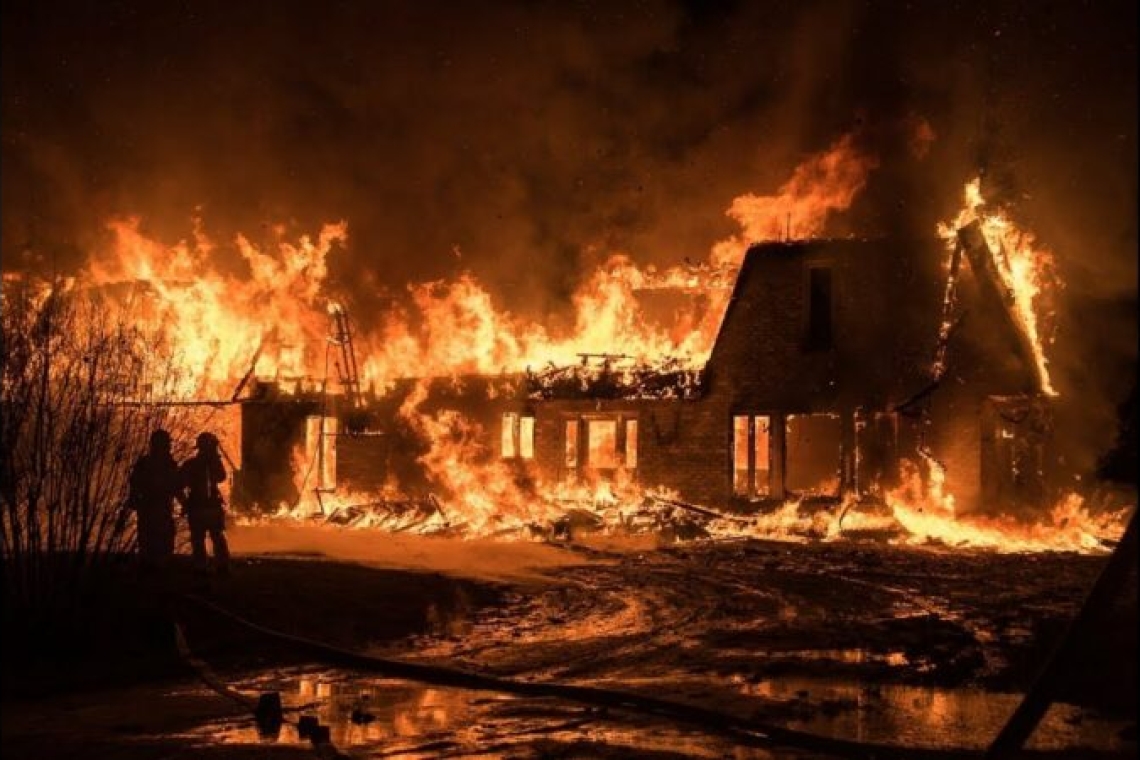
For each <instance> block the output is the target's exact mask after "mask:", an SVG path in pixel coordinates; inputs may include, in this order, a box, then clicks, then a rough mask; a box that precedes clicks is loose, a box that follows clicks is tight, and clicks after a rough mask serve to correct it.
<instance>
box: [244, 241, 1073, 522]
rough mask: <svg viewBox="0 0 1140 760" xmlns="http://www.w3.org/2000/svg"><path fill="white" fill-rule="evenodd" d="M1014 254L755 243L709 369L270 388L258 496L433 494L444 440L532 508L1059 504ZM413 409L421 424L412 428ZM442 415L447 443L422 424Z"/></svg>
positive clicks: (252, 466)
mask: <svg viewBox="0 0 1140 760" xmlns="http://www.w3.org/2000/svg"><path fill="white" fill-rule="evenodd" d="M995 255H1000V252H995V251H993V250H991V248H990V246H989V245H988V244H987V241H986V240H985V238H984V237H983V236H982V235H981V233H980V232H979V230H978V228H977V226H976V225H974V226H967V227H964V228H962V231H961V232H960V233H959V234H957V235H956V236H955V237H953V238H952V239H951V241H950V246H949V249H948V247H947V244H946V241H943V240H937V239H930V240H889V239H880V240H856V239H846V240H825V239H821V240H806V241H794V242H769V243H763V244H757V245H754V246H753V247H751V248H750V249H749V250H748V252H747V255H746V256H745V258H744V261H743V264H742V266H741V267H740V269H739V274H738V276H737V277H736V280H735V284H734V286H733V288H732V290H731V295H730V297H729V298H728V299H727V306H726V308H725V309H724V312H723V319H722V320H721V322H720V325H719V331H718V332H717V333H716V339H715V342H714V344H713V346H712V349H711V353H710V354H709V356H708V360H707V362H706V363H704V364H703V366H691V365H689V364H686V363H684V362H675V363H668V362H666V363H664V364H658V365H654V366H646V365H643V364H638V363H636V362H634V361H633V359H632V357H626V356H622V355H605V354H597V355H582V356H581V363H580V364H579V365H575V366H568V367H558V366H549V367H547V368H545V369H540V370H533V369H532V370H528V371H527V372H526V373H518V374H503V375H493V376H492V375H471V376H462V377H454V378H446V379H442V378H435V379H429V380H419V381H417V380H405V381H400V382H398V383H396V384H395V386H394V387H393V388H391V389H390V390H389V391H388V392H387V393H383V394H375V393H361V392H360V391H359V389H358V388H355V387H353V385H352V383H351V380H350V381H349V383H348V384H347V385H345V386H344V387H345V389H346V390H345V392H338V393H335V394H329V393H325V392H323V391H321V392H318V391H310V392H308V393H306V392H300V393H292V394H285V393H281V392H280V390H279V389H277V388H275V387H274V386H272V385H266V384H258V385H257V386H256V387H255V388H254V390H253V392H252V393H251V394H250V395H249V396H248V397H247V398H246V399H245V400H244V401H243V403H242V426H243V430H242V462H243V469H242V473H241V479H240V486H239V489H238V490H239V498H238V501H239V503H243V502H244V503H245V504H246V505H251V506H258V507H260V508H261V509H263V510H266V509H268V510H272V509H273V508H275V507H276V505H278V504H280V503H288V502H293V503H297V502H298V501H300V500H301V499H303V498H307V492H310V491H311V492H312V494H315V495H317V496H320V495H322V494H324V495H327V496H328V497H329V498H334V499H335V498H337V497H336V494H338V493H339V494H354V495H356V496H357V497H358V498H357V500H361V501H364V502H368V501H373V500H380V499H392V498H411V499H424V498H428V496H429V494H432V493H433V491H434V489H437V488H438V487H439V486H440V483H439V482H438V478H435V479H433V478H432V477H429V476H428V474H427V473H426V472H425V468H424V464H425V458H427V457H431V456H433V445H434V446H438V445H439V439H441V438H442V439H443V440H444V441H449V442H450V443H451V444H454V446H455V448H456V450H462V451H463V452H464V453H463V454H462V455H457V454H456V453H455V451H452V452H451V454H450V456H453V457H457V458H456V459H455V460H454V462H452V463H451V464H448V463H447V462H446V461H441V462H440V463H439V464H440V465H441V466H442V468H444V469H446V468H448V467H462V466H465V465H467V464H470V465H472V466H476V467H482V468H484V469H486V468H491V469H494V470H495V471H496V472H497V473H498V477H499V478H500V479H502V480H506V481H508V482H509V483H510V484H511V485H510V487H511V488H513V489H514V488H517V489H521V490H522V491H523V492H527V491H528V490H530V491H532V492H533V493H538V491H537V490H535V489H538V488H540V487H541V489H542V493H544V494H550V493H552V492H555V491H559V490H560V489H570V490H573V489H583V488H584V489H586V491H587V492H592V491H593V490H594V489H597V488H598V487H600V486H608V485H610V484H615V485H617V486H622V487H624V486H630V485H632V486H636V487H637V488H640V489H655V490H658V491H661V492H665V493H669V494H671V495H672V497H674V498H675V499H677V500H679V501H682V502H687V503H692V504H701V505H714V506H716V507H718V508H731V507H735V508H736V509H738V510H743V511H752V510H754V509H755V506H750V505H755V504H756V503H780V502H785V501H791V500H796V501H802V500H810V501H817V502H821V503H826V502H828V501H834V502H837V503H838V502H839V501H840V500H842V499H844V498H851V497H858V498H860V499H869V500H876V499H877V500H883V499H885V498H887V497H888V494H890V493H892V492H894V491H896V490H897V489H900V488H902V487H904V486H906V485H907V483H906V482H905V481H906V480H907V478H921V479H922V480H924V481H927V482H929V481H932V480H933V481H936V482H937V483H938V485H939V486H940V487H941V486H943V485H944V486H945V488H946V490H947V491H952V492H953V493H954V494H955V495H956V497H957V499H959V502H958V503H959V504H960V505H967V506H969V507H972V508H974V509H982V510H985V509H995V507H1000V508H1001V509H1010V508H1011V507H1014V506H1018V505H1021V506H1036V507H1040V506H1042V505H1043V504H1044V501H1045V498H1046V495H1047V492H1048V490H1049V489H1048V487H1047V484H1046V483H1045V478H1044V474H1043V473H1044V469H1045V467H1044V461H1045V459H1044V458H1045V457H1046V456H1047V445H1048V441H1049V430H1050V413H1049V397H1048V395H1047V393H1046V392H1045V391H1046V390H1047V385H1045V384H1044V383H1043V380H1046V379H1047V376H1045V377H1043V375H1042V372H1043V366H1042V365H1039V364H1038V363H1037V361H1036V357H1035V355H1034V354H1033V352H1032V343H1031V341H1027V340H1026V337H1025V332H1024V326H1023V325H1021V324H1019V322H1018V320H1019V316H1018V312H1017V310H1016V305H1015V304H1012V303H1011V301H1010V297H1009V294H1008V289H1007V287H1006V286H1005V285H1004V284H1003V282H1002V280H1001V278H1000V274H1001V273H1000V271H997V270H996V269H995V265H994V264H993V263H992V261H993V257H994V256H995ZM338 366H339V365H338ZM349 376H351V373H349ZM343 377H344V375H342V379H343ZM412 404H414V405H415V406H416V407H417V409H418V410H419V412H420V414H419V415H418V416H417V417H416V418H414V419H413V418H411V417H409V416H408V415H405V414H402V411H406V410H407V409H408V408H409V405H412ZM425 419H432V420H435V421H436V422H437V423H439V422H440V421H441V420H442V421H443V422H442V423H441V424H442V428H437V429H434V430H431V431H428V430H424V429H423V427H422V425H423V423H422V420H425ZM416 420H419V421H420V422H417V421H416ZM460 421H461V422H460ZM426 438H434V439H436V440H435V441H434V444H430V443H429V442H428V441H427V440H426ZM444 459H445V460H446V457H444ZM947 464H948V465H950V466H949V467H944V466H945V465H947ZM450 485H451V486H452V488H455V487H456V485H457V483H452V484H450ZM460 487H462V486H461V485H460ZM360 495H371V496H364V497H363V498H359V497H360ZM397 495H398V496H397ZM343 501H344V499H340V502H341V503H343ZM350 501H351V499H350Z"/></svg>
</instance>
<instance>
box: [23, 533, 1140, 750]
mask: <svg viewBox="0 0 1140 760" xmlns="http://www.w3.org/2000/svg"><path fill="white" fill-rule="evenodd" d="M249 530H253V529H249ZM234 539H235V545H236V546H237V548H238V549H239V550H244V552H245V554H244V556H242V558H241V559H240V561H239V562H238V565H237V567H236V569H235V573H234V574H233V576H232V578H230V579H228V580H226V581H224V582H222V581H218V580H215V581H212V582H211V583H210V584H209V585H208V586H203V585H202V584H201V583H200V582H198V581H196V580H194V579H193V578H189V577H188V578H185V579H183V580H180V581H178V583H180V584H183V585H180V586H179V587H178V589H177V591H178V593H183V592H192V593H196V594H200V595H202V596H205V597H207V598H209V599H212V600H214V601H215V602H217V603H218V604H220V605H221V606H223V607H225V608H227V609H231V610H234V611H236V612H239V613H240V614H242V615H244V616H246V617H248V618H250V619H252V620H256V621H257V622H259V623H262V624H264V625H266V626H269V627H272V628H276V629H279V630H282V631H285V632H288V633H292V634H297V635H303V636H307V637H311V638H316V639H320V640H322V641H327V642H329V643H332V644H335V645H337V646H342V647H347V648H351V649H353V650H356V651H363V652H369V653H372V654H375V655H378V656H383V657H391V658H399V659H403V660H413V661H417V662H424V663H431V664H442V665H447V666H451V667H458V668H462V669H465V670H470V671H477V672H480V673H485V674H494V675H499V676H504V677H509V678H512V679H520V680H527V681H551V682H559V683H570V684H581V685H591V686H600V687H606V688H612V689H615V690H621V691H626V692H636V693H642V694H647V695H652V696H655V697H660V698H667V699H669V700H672V701H676V702H680V703H684V704H690V705H698V706H702V707H707V708H711V709H715V710H718V711H721V712H724V713H729V714H732V715H736V716H740V717H745V718H751V719H754V720H759V721H764V722H767V723H771V724H776V725H781V726H785V727H791V728H796V729H801V730H805V731H810V732H813V733H819V734H824V735H831V736H838V737H842V738H850V739H856V740H859V741H869V742H887V743H894V744H900V745H904V746H928V747H979V746H984V744H985V742H986V740H987V739H988V738H989V737H991V736H992V735H993V734H994V733H995V732H996V731H997V730H998V729H999V728H1000V726H1001V724H1002V722H1003V721H1004V720H1005V718H1006V717H1007V716H1008V714H1009V713H1010V711H1012V709H1013V708H1014V706H1015V705H1016V703H1017V700H1018V696H1017V692H1018V691H1020V690H1022V689H1024V688H1025V687H1026V686H1027V684H1028V683H1030V682H1031V680H1032V678H1033V675H1034V673H1035V672H1036V671H1037V669H1038V668H1039V667H1040V665H1041V663H1042V662H1043V661H1044V659H1045V657H1046V655H1047V653H1048V652H1049V650H1050V648H1051V647H1052V645H1053V644H1054V643H1055V642H1056V640H1057V639H1058V637H1059V636H1060V635H1061V633H1062V632H1063V630H1064V627H1065V625H1066V623H1067V621H1068V620H1069V619H1070V618H1071V617H1072V616H1073V615H1074V614H1075V612H1076V610H1077V608H1078V607H1079V605H1080V603H1081V600H1082V599H1083V596H1084V594H1085V592H1086V591H1087V589H1088V588H1089V586H1090V585H1091V583H1092V582H1093V580H1094V578H1095V576H1096V574H1097V573H1098V571H1099V569H1100V567H1101V566H1102V565H1103V563H1104V561H1105V558H1104V557H1103V556H1101V557H1088V556H1078V555H1059V554H1052V555H1045V554H1041V555H1018V556H1014V555H1004V556H1003V555H995V554H984V553H967V552H949V551H944V550H937V549H913V548H908V549H903V548H894V547H888V546H881V545H875V544H852V543H832V544H781V543H773V542H759V541H731V542H716V543H712V542H698V543H688V544H674V545H665V546H657V545H656V542H655V541H654V540H653V539H652V538H645V537H642V538H638V539H630V540H627V541H606V540H595V541H585V542H584V543H577V544H572V545H562V546H551V545H544V544H521V545H520V544H499V545H496V544H495V543H493V542H482V543H478V544H473V543H471V542H458V541H454V540H448V539H426V538H412V537H403V538H401V539H399V540H397V541H386V540H385V537H383V536H377V535H374V534H373V535H371V536H368V535H363V534H346V533H345V532H337V531H317V532H313V531H304V530H298V531H293V532H288V533H284V534H275V535H268V536H267V535H265V534H263V533H262V534H259V533H249V534H244V535H243V534H242V533H241V532H240V531H238V532H235V536H234ZM344 557H349V558H351V560H352V561H351V562H345V561H344V560H343V558H344ZM1126 599H1127V600H1128V601H1126V602H1123V603H1121V604H1120V605H1119V606H1118V608H1117V609H1116V610H1115V611H1114V612H1113V615H1112V617H1111V622H1110V623H1109V624H1107V625H1105V626H1102V629H1101V631H1100V632H1099V635H1098V638H1097V642H1096V646H1093V647H1088V648H1086V649H1085V650H1084V655H1083V657H1082V660H1081V662H1080V663H1079V667H1077V668H1076V669H1075V672H1076V673H1077V676H1078V677H1076V678H1075V679H1073V680H1072V682H1071V684H1070V686H1069V688H1068V690H1067V694H1066V703H1065V704H1062V705H1060V706H1056V707H1054V708H1053V709H1052V710H1051V711H1050V713H1049V715H1048V716H1047V718H1046V721H1045V723H1044V724H1043V726H1042V728H1041V729H1040V730H1039V731H1038V733H1037V734H1036V735H1035V737H1034V739H1033V742H1034V744H1033V746H1035V747H1037V748H1039V749H1041V750H1042V751H1045V750H1048V751H1050V752H1054V753H1057V755H1058V756H1072V757H1089V756H1096V755H1097V754H1098V753H1100V754H1104V755H1107V756H1122V757H1126V756H1135V751H1136V749H1135V748H1136V745H1135V743H1134V738H1132V737H1133V736H1134V722H1132V719H1131V718H1130V716H1132V715H1133V714H1134V709H1135V697H1136V688H1135V668H1136V633H1135V631H1136V605H1135V590H1134V588H1133V590H1132V591H1131V592H1130V593H1129V594H1128V595H1127V596H1126ZM174 614H175V615H176V616H177V617H179V619H181V620H182V622H183V625H184V628H185V630H186V632H187V638H188V640H189V643H190V646H191V647H192V648H193V649H194V651H195V653H196V654H198V655H199V656H201V657H202V658H204V659H205V660H207V661H208V662H209V663H210V664H211V665H212V666H213V668H214V670H215V671H216V672H217V673H218V674H219V675H221V676H222V677H223V678H224V679H225V680H226V681H228V682H230V683H231V684H233V685H234V686H235V687H237V688H238V689H239V690H241V691H242V692H244V693H246V694H249V695H252V696H256V695H257V694H259V693H261V692H265V691H279V692H280V693H281V694H282V697H283V700H284V702H285V704H286V706H287V707H290V708H296V709H295V711H294V712H291V713H289V714H288V716H289V717H290V718H291V719H292V718H296V717H297V716H298V715H300V714H302V713H311V714H313V715H316V716H318V717H319V718H320V719H321V721H322V722H324V723H326V724H330V725H331V727H332V734H331V738H332V740H333V742H334V744H336V746H337V747H338V748H339V749H340V750H341V751H342V752H345V753H347V754H348V755H349V756H351V757H358V758H373V757H392V756H400V757H443V756H452V757H457V756H494V757H498V756H508V757H551V756H560V757H630V756H645V757H724V756H731V757H813V756H817V755H815V754H812V753H811V752H806V751H798V750H792V749H786V748H782V749H771V748H763V747H760V748H757V747H744V746H741V744H740V743H739V742H738V741H735V740H734V739H733V738H731V737H728V736H725V735H723V734H718V733H716V732H710V731H707V730H704V729H702V728H700V727H699V726H695V725H688V724H680V723H677V722H675V721H669V720H663V719H661V718H653V717H646V716H644V715H638V714H635V713H632V712H626V711H620V710H606V709H599V708H598V707H597V706H590V705H584V704H578V703H574V702H568V701H562V700H552V699H537V698H521V697H512V696H509V695H503V694H498V693H493V692H483V691H466V690H459V689H452V688H440V687H430V686H425V685H423V684H416V683H411V682H407V681H400V680H394V679H390V678H383V677H380V676H378V675H376V674H365V673H362V672H359V671H356V670H353V669H345V668H341V667H336V666H332V665H329V664H328V663H324V662H319V661H314V659H313V658H312V657H306V656H298V654H297V653H296V652H295V651H291V649H290V648H289V647H285V646H277V645H270V644H267V643H266V641H265V640H264V639H261V638H259V637H258V636H257V635H256V634H252V633H250V632H248V631H244V630H242V629H240V628H239V627H237V626H234V625H233V624H232V623H227V622H224V621H222V620H220V619H217V618H216V617H213V616H211V615H210V614H208V613H203V612H201V611H194V610H193V609H191V608H188V607H186V606H185V605H177V604H176V605H175V612H174ZM45 691H47V692H48V693H43V694H40V695H39V696H38V697H37V698H35V699H31V698H28V697H27V696H26V695H24V696H21V695H17V698H16V699H9V700H8V702H7V703H6V705H5V709H4V713H3V729H4V730H3V746H2V750H3V756H4V757H6V758H7V757H28V758H40V757H42V758H52V757H95V756H98V757H123V758H131V759H133V758H140V759H141V758H160V757H162V758H168V757H217V758H230V757H234V758H245V757H294V756H295V757H311V756H312V750H311V748H310V747H309V745H308V743H307V742H305V741H302V740H300V739H299V737H298V736H297V733H296V731H295V729H294V728H292V727H291V726H289V725H286V726H285V727H284V728H283V729H282V730H281V732H280V733H279V734H278V735H277V736H275V737H269V738H266V737H260V736H259V735H258V732H257V731H256V729H255V727H254V723H253V721H252V720H251V719H250V718H249V717H248V715H246V714H245V712H244V710H243V709H242V708H240V706H238V705H237V704H236V703H234V702H232V701H230V700H227V699H226V698H224V697H222V696H219V695H218V694H216V693H215V692H213V691H211V690H210V689H208V688H206V687H204V686H203V685H201V684H200V682H199V681H197V680H196V679H195V678H194V677H193V676H192V675H191V674H190V673H189V672H187V671H185V670H183V671H178V670H177V669H175V670H172V671H170V672H166V673H163V674H161V677H154V678H152V679H150V680H148V681H147V682H145V683H138V684H134V685H129V686H128V685H122V686H118V687H116V688H109V689H95V688H93V684H92V683H90V682H89V683H87V684H86V688H85V689H83V690H79V691H76V690H74V689H72V690H70V693H67V694H63V693H61V692H60V690H58V689H56V690H54V691H53V690H45Z"/></svg>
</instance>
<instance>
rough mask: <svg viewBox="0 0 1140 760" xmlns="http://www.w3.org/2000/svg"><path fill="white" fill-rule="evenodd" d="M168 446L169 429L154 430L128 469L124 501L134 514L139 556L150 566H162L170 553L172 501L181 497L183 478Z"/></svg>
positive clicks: (171, 550) (172, 541) (172, 519)
mask: <svg viewBox="0 0 1140 760" xmlns="http://www.w3.org/2000/svg"><path fill="white" fill-rule="evenodd" d="M170 448H171V440H170V433H168V432H166V431H165V430H162V429H158V430H155V431H154V432H152V433H151V434H150V445H149V448H148V450H147V453H145V454H143V455H142V456H140V457H139V458H138V461H136V462H135V466H134V467H133V468H132V470H131V477H130V495H129V496H128V498H127V504H128V506H129V507H130V508H131V509H133V510H134V511H135V514H136V516H137V530H136V533H137V538H138V550H139V560H140V562H141V563H142V564H143V566H145V567H150V568H161V567H164V566H165V565H166V564H167V562H168V561H169V559H170V556H171V555H172V554H174V502H175V500H179V501H181V499H182V485H183V480H182V476H181V474H180V472H179V469H178V463H177V462H175V461H174V456H173V455H172V454H171V453H170Z"/></svg>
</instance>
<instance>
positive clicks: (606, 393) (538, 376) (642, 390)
mask: <svg viewBox="0 0 1140 760" xmlns="http://www.w3.org/2000/svg"><path fill="white" fill-rule="evenodd" d="M581 356H582V362H581V363H580V364H574V365H570V366H563V367H559V366H555V365H554V364H551V365H549V366H548V367H547V368H546V369H544V370H542V371H539V372H534V371H531V370H529V369H528V370H527V373H526V388H527V397H528V398H532V399H552V398H560V399H575V398H590V399H692V398H695V397H696V396H697V395H699V394H700V389H701V381H702V378H703V372H704V370H703V369H701V368H697V367H694V366H692V363H691V362H689V361H686V360H685V359H681V358H678V357H666V358H664V359H660V360H657V361H652V362H650V361H645V360H640V359H635V358H634V357H631V356H626V355H624V354H582V355H581Z"/></svg>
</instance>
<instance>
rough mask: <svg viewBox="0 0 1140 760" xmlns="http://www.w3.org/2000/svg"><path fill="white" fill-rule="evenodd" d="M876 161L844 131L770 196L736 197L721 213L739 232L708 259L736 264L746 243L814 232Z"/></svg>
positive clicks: (846, 202)
mask: <svg viewBox="0 0 1140 760" xmlns="http://www.w3.org/2000/svg"><path fill="white" fill-rule="evenodd" d="M878 165H879V162H878V159H877V158H875V157H874V156H871V155H868V154H867V153H865V152H863V151H862V150H861V149H860V148H859V146H858V145H856V142H855V136H854V135H852V134H846V135H843V136H842V137H840V138H839V139H838V140H836V141H835V142H834V143H832V144H831V146H830V147H829V148H828V149H827V150H825V151H823V152H821V153H818V154H816V155H813V156H811V157H810V158H809V159H808V160H807V161H805V162H804V163H802V164H800V165H799V166H798V167H796V170H795V172H794V173H793V174H792V177H791V179H789V180H788V181H787V182H785V183H784V184H783V185H782V186H781V187H780V189H779V191H778V192H777V193H776V194H775V195H753V194H752V193H747V194H745V195H741V196H739V197H737V198H736V199H735V200H733V201H732V205H731V206H730V207H729V209H728V211H727V212H726V213H727V214H728V215H729V216H730V217H732V218H733V219H735V220H736V221H737V222H739V223H740V226H741V228H742V232H741V234H740V235H738V236H734V237H732V238H729V239H728V240H724V241H721V242H720V243H718V244H717V245H716V247H715V248H714V249H713V255H712V260H713V263H714V264H725V263H733V264H736V265H739V264H740V262H741V261H743V259H744V252H745V251H746V250H747V249H748V246H749V245H751V244H752V243H756V242H762V241H765V240H783V239H803V238H808V237H815V236H817V235H819V234H820V233H822V232H823V230H824V225H825V224H826V223H827V219H828V218H829V217H830V216H831V215H832V214H833V213H834V212H836V211H844V210H846V209H847V208H849V207H850V206H851V203H852V201H854V200H855V196H856V195H858V194H859V191H860V190H862V189H863V186H864V185H865V184H866V183H867V175H868V174H870V172H871V170H872V169H874V168H875V167H877V166H878Z"/></svg>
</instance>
